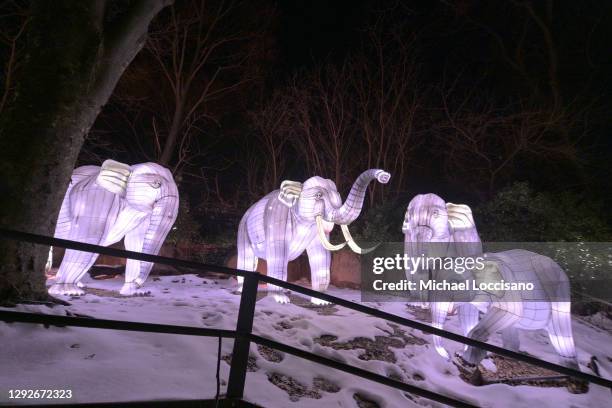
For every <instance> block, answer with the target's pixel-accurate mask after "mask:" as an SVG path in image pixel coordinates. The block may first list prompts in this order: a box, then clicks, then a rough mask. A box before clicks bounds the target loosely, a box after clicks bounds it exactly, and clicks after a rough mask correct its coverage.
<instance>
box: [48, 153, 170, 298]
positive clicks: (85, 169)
mask: <svg viewBox="0 0 612 408" xmlns="http://www.w3.org/2000/svg"><path fill="white" fill-rule="evenodd" d="M178 205H179V196H178V190H177V188H176V184H175V182H174V179H173V177H172V173H170V171H169V170H168V169H166V168H164V167H162V166H160V165H158V164H155V163H142V164H136V165H133V166H128V165H127V164H123V163H118V162H115V161H113V160H106V161H105V162H104V163H103V164H102V167H99V166H82V167H78V168H76V169H75V170H74V172H73V173H72V177H71V181H70V185H69V186H68V190H67V191H66V195H65V196H64V201H63V203H62V207H61V210H60V213H59V217H58V220H57V225H56V228H55V234H54V236H55V237H56V238H62V239H69V240H73V241H79V242H84V243H88V244H96V245H102V246H109V245H112V244H114V243H116V242H118V241H120V240H121V239H122V238H125V240H124V244H125V248H126V249H127V250H129V251H136V252H142V253H146V254H153V255H156V254H157V253H158V252H159V250H160V248H161V246H162V243H163V242H164V239H165V238H166V236H167V235H168V232H169V231H170V229H171V228H172V225H173V224H174V221H175V220H176V216H177V213H178ZM97 257H98V254H95V253H90V252H82V251H75V250H72V249H67V250H66V253H65V255H64V259H63V260H62V263H61V265H60V267H59V271H58V273H57V276H56V279H55V283H54V284H53V285H52V286H51V287H50V288H49V293H50V294H52V295H81V294H83V293H84V291H83V290H82V289H81V286H82V285H81V284H80V280H81V279H82V278H83V276H84V275H85V273H87V271H88V270H89V268H91V266H92V265H93V263H94V262H95V260H96V258H97ZM152 267H153V264H152V263H150V262H141V261H137V260H133V259H128V260H127V263H126V268H125V284H124V285H123V287H122V288H121V291H120V293H121V294H122V295H125V296H131V295H142V294H146V291H145V290H143V289H142V288H141V287H142V285H143V284H144V282H145V281H146V279H147V277H148V276H149V273H150V272H151V268H152Z"/></svg>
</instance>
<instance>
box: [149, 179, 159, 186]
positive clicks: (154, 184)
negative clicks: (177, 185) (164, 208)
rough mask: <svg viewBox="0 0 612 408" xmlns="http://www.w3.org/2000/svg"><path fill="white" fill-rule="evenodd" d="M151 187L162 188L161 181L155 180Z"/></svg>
mask: <svg viewBox="0 0 612 408" xmlns="http://www.w3.org/2000/svg"><path fill="white" fill-rule="evenodd" d="M150 185H151V187H153V188H160V187H161V181H159V180H155V181H153V182H151V183H150Z"/></svg>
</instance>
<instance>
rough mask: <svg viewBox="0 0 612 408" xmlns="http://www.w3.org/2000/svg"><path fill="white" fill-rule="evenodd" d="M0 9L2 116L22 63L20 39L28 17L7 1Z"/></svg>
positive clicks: (18, 6)
mask: <svg viewBox="0 0 612 408" xmlns="http://www.w3.org/2000/svg"><path fill="white" fill-rule="evenodd" d="M0 7H1V9H2V10H4V13H2V16H1V17H0V21H2V23H3V24H0V26H1V27H2V28H1V29H0V44H2V46H3V47H5V48H6V50H2V51H3V52H6V63H5V66H4V67H3V68H4V72H3V75H4V76H3V78H2V82H3V87H2V96H0V114H2V111H4V109H5V108H6V106H7V104H8V102H9V99H10V98H11V97H12V96H13V92H14V90H15V74H16V73H17V71H18V69H19V66H20V65H21V62H22V55H21V54H22V52H21V51H22V50H21V49H20V48H21V47H20V44H21V43H22V41H21V38H22V34H23V33H24V31H25V28H26V26H27V24H28V21H29V17H28V11H27V9H24V8H23V7H22V6H21V5H20V4H18V3H15V2H12V1H7V2H5V3H4V4H2V6H0Z"/></svg>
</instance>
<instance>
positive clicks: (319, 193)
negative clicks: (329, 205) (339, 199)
mask: <svg viewBox="0 0 612 408" xmlns="http://www.w3.org/2000/svg"><path fill="white" fill-rule="evenodd" d="M321 197H323V193H322V192H320V191H319V192H318V193H317V194H315V198H316V199H317V200H318V199H320V198H321Z"/></svg>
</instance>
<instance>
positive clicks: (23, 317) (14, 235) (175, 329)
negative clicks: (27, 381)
mask: <svg viewBox="0 0 612 408" xmlns="http://www.w3.org/2000/svg"><path fill="white" fill-rule="evenodd" d="M0 237H1V238H5V239H12V240H17V241H22V242H29V243H34V244H42V245H50V246H56V247H63V248H69V249H74V250H80V251H86V252H95V253H99V254H104V255H109V256H113V257H120V258H130V259H136V260H141V261H146V262H155V263H159V264H165V265H170V266H175V267H184V268H189V269H196V270H200V271H209V272H217V273H222V274H227V275H233V276H242V277H244V278H245V279H244V284H243V289H242V294H241V298H240V306H239V311H238V321H237V325H236V330H235V331H232V330H220V329H208V328H201V327H190V326H175V325H167V324H156V323H142V322H128V321H120V320H106V319H94V318H86V317H73V316H57V315H45V314H34V313H23V312H14V311H0V320H4V321H9V322H24V323H40V324H45V325H56V326H75V327H89V328H97V329H111V330H129V331H139V332H151V333H171V334H178V335H191V336H208V337H219V338H233V339H235V341H234V347H233V352H232V359H231V366H230V373H229V380H228V387H227V397H228V398H229V399H231V400H233V401H241V400H242V398H243V396H244V386H245V381H246V374H247V363H248V355H249V348H250V343H251V342H253V343H256V344H260V345H263V346H267V347H270V348H273V349H276V350H279V351H282V352H285V353H288V354H292V355H294V356H297V357H300V358H303V359H306V360H310V361H313V362H315V363H319V364H322V365H325V366H328V367H331V368H334V369H338V370H341V371H344V372H347V373H350V374H353V375H356V376H358V377H361V378H366V379H368V380H371V381H374V382H377V383H380V384H383V385H387V386H390V387H393V388H396V389H398V390H402V391H405V392H409V393H412V394H415V395H418V396H421V397H425V398H428V399H431V400H434V401H437V402H441V403H444V404H447V405H451V406H456V407H473V406H474V405H472V404H471V403H469V402H466V401H462V400H459V399H457V398H453V397H449V396H445V395H442V394H439V393H436V392H433V391H429V390H427V389H424V388H421V387H417V386H414V385H411V384H407V383H404V382H401V381H397V380H394V379H392V378H388V377H385V376H382V375H380V374H376V373H373V372H371V371H367V370H363V369H361V368H357V367H354V366H349V365H347V364H344V363H342V362H339V361H336V360H332V359H329V358H327V357H323V356H320V355H317V354H314V353H310V352H308V351H305V350H301V349H297V348H294V347H292V346H288V345H286V344H283V343H279V342H277V341H274V340H271V339H268V338H265V337H262V336H259V335H256V334H253V333H252V329H253V319H254V314H255V302H256V299H257V287H258V284H259V282H260V281H261V282H266V283H268V284H273V285H276V286H279V287H282V288H285V289H288V290H291V291H294V292H297V293H301V294H303V295H308V296H311V297H315V298H318V299H322V300H326V301H328V302H331V303H334V304H336V305H338V306H342V307H345V308H348V309H351V310H354V311H357V312H361V313H364V314H367V315H370V316H374V317H378V318H381V319H384V320H388V321H391V322H393V323H397V324H399V325H402V326H407V327H410V328H413V329H417V330H420V331H423V332H425V333H430V334H434V335H438V336H440V337H443V338H446V339H449V340H453V341H457V342H460V343H463V344H466V345H469V346H473V347H478V348H481V349H484V350H487V351H490V352H492V353H495V354H499V355H501V356H505V357H508V358H512V359H515V360H519V361H523V362H525V363H528V364H532V365H535V366H538V367H541V368H545V369H548V370H551V371H555V372H557V373H560V374H563V375H566V376H570V377H574V378H577V379H581V380H584V381H588V382H591V383H594V384H598V385H601V386H604V387H607V388H610V389H612V381H611V380H609V379H606V378H602V377H599V376H596V375H593V374H589V373H585V372H581V371H578V370H574V369H571V368H568V367H564V366H561V365H558V364H554V363H550V362H547V361H544V360H540V359H538V358H535V357H532V356H529V355H526V354H522V353H518V352H515V351H511V350H507V349H504V348H502V347H498V346H494V345H492V344H489V343H485V342H482V341H478V340H474V339H471V338H469V337H465V336H462V335H459V334H456V333H452V332H449V331H446V330H443V329H438V328H435V327H432V326H430V325H428V324H425V323H421V322H417V321H415V320H411V319H407V318H404V317H401V316H397V315H394V314H390V313H387V312H383V311H381V310H377V309H373V308H371V307H368V306H364V305H362V304H359V303H354V302H351V301H348V300H345V299H342V298H339V297H336V296H332V295H329V294H326V293H321V292H318V291H315V290H312V289H308V288H305V287H302V286H299V285H296V284H292V283H288V282H285V281H282V280H278V279H274V278H271V277H269V276H266V275H261V274H259V273H256V272H249V271H242V270H238V269H233V268H227V267H223V266H217V265H208V264H203V263H199V262H194V261H187V260H182V259H175V258H168V257H162V256H157V255H148V254H143V253H139V252H133V251H125V250H121V249H115V248H107V247H102V246H98V245H92V244H85V243H81V242H75V241H69V240H64V239H57V238H53V237H46V236H42V235H36V234H29V233H24V232H18V231H11V230H6V229H0Z"/></svg>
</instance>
